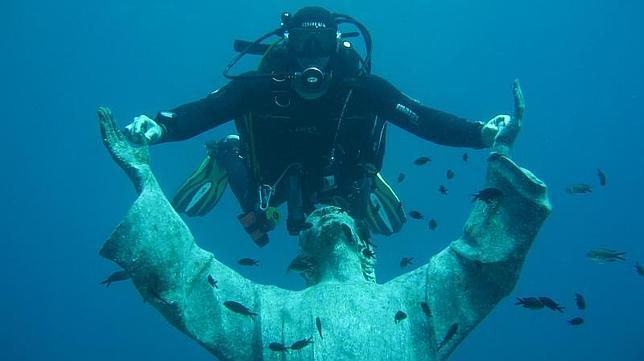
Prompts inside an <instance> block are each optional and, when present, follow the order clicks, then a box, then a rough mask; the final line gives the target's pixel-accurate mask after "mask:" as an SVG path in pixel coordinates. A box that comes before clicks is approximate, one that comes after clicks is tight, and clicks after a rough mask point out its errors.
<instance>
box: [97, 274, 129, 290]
mask: <svg viewBox="0 0 644 361" xmlns="http://www.w3.org/2000/svg"><path fill="white" fill-rule="evenodd" d="M127 279H130V274H129V273H128V272H127V271H116V272H114V273H112V274H111V275H109V277H107V278H106V279H105V280H104V281H102V282H101V284H102V285H105V287H109V286H110V285H111V284H112V282H118V281H125V280H127Z"/></svg>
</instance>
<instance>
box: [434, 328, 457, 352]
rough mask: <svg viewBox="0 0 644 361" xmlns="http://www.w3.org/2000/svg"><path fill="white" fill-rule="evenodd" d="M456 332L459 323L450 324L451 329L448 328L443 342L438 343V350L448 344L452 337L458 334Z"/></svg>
mask: <svg viewBox="0 0 644 361" xmlns="http://www.w3.org/2000/svg"><path fill="white" fill-rule="evenodd" d="M456 332H458V323H455V324H453V325H452V326H450V328H449V330H447V334H446V335H445V337H444V338H443V341H441V343H440V344H439V345H438V350H440V349H441V348H443V346H445V344H447V343H448V342H449V341H450V340H451V339H452V337H454V335H456Z"/></svg>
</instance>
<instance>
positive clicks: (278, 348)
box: [268, 342, 288, 352]
mask: <svg viewBox="0 0 644 361" xmlns="http://www.w3.org/2000/svg"><path fill="white" fill-rule="evenodd" d="M268 348H270V349H271V351H275V352H286V351H288V347H286V346H284V344H282V343H279V342H271V343H270V344H269V345H268Z"/></svg>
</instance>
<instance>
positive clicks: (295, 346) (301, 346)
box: [291, 336, 313, 350]
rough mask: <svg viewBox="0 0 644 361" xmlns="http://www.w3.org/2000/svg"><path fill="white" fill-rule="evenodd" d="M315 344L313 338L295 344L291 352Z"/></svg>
mask: <svg viewBox="0 0 644 361" xmlns="http://www.w3.org/2000/svg"><path fill="white" fill-rule="evenodd" d="M312 343H313V336H311V337H309V338H305V339H302V340H298V341H295V342H293V344H292V345H291V350H299V349H302V348H304V347H305V346H307V345H309V344H312Z"/></svg>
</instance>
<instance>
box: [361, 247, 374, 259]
mask: <svg viewBox="0 0 644 361" xmlns="http://www.w3.org/2000/svg"><path fill="white" fill-rule="evenodd" d="M362 255H363V256H365V257H367V258H375V256H376V253H375V252H374V251H372V250H370V249H369V248H363V249H362Z"/></svg>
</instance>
